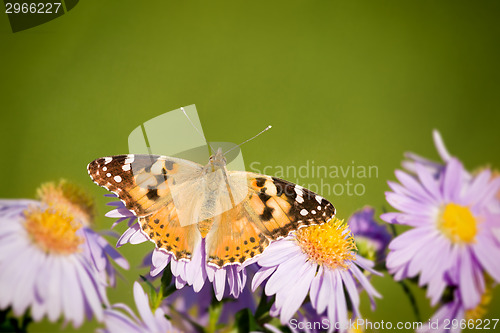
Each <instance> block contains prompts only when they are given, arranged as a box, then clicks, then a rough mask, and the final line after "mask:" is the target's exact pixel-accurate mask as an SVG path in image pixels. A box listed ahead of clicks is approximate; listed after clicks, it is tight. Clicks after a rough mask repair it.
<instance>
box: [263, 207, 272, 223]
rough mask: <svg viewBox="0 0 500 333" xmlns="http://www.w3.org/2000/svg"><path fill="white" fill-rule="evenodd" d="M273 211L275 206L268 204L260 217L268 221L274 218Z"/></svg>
mask: <svg viewBox="0 0 500 333" xmlns="http://www.w3.org/2000/svg"><path fill="white" fill-rule="evenodd" d="M273 211H274V208H271V207H268V206H266V207H265V208H264V211H263V212H262V214H261V215H260V218H261V219H262V221H266V222H267V221H269V220H271V219H272V218H273Z"/></svg>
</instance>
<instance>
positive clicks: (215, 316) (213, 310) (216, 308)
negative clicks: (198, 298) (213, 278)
mask: <svg viewBox="0 0 500 333" xmlns="http://www.w3.org/2000/svg"><path fill="white" fill-rule="evenodd" d="M222 305H223V302H212V304H211V305H210V307H209V308H208V327H207V329H206V332H207V333H215V332H217V322H218V321H219V318H220V315H221V313H222Z"/></svg>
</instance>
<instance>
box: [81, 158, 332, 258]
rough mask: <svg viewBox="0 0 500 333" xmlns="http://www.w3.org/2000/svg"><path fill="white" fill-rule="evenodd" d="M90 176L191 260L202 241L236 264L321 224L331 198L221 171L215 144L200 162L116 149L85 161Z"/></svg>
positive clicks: (160, 242) (165, 246) (159, 239)
mask: <svg viewBox="0 0 500 333" xmlns="http://www.w3.org/2000/svg"><path fill="white" fill-rule="evenodd" d="M88 172H89V175H90V177H91V178H92V180H93V181H94V182H95V183H96V184H98V185H99V186H102V187H104V188H106V189H108V190H109V191H111V192H113V193H115V194H116V195H117V196H118V197H119V198H120V200H122V201H123V203H124V204H125V206H126V207H127V209H129V210H131V211H132V212H133V213H134V214H135V215H136V216H137V217H138V222H139V223H140V226H141V230H142V232H143V233H144V234H145V235H146V236H147V237H148V238H149V239H150V240H151V241H152V242H154V243H155V244H156V247H157V248H159V249H161V250H164V251H166V252H168V253H171V254H173V255H174V256H175V257H176V259H177V260H190V258H191V256H192V255H193V253H194V251H195V249H197V247H199V246H201V244H202V243H203V242H202V241H201V240H202V239H203V238H205V242H204V244H205V250H206V254H207V262H208V263H209V264H211V265H214V266H217V267H222V266H224V265H228V264H233V263H234V264H241V263H243V262H245V261H246V260H248V259H250V258H252V257H254V256H256V255H258V254H260V253H262V251H264V249H265V248H266V247H267V246H268V245H269V243H270V242H271V241H273V240H276V239H279V238H282V237H286V236H287V235H288V234H289V233H290V232H291V231H293V230H297V229H299V228H301V227H304V226H308V225H314V224H322V223H324V222H327V221H328V220H330V219H331V218H332V217H333V216H334V215H335V209H334V207H333V205H332V204H331V203H330V202H328V201H327V200H326V199H324V198H322V197H320V196H319V195H317V194H315V193H313V192H311V191H309V190H307V189H305V188H302V187H301V186H299V185H295V184H293V183H290V182H287V181H285V180H281V179H278V178H274V177H270V176H265V175H259V174H255V173H251V172H244V171H228V170H227V168H226V159H225V158H224V155H223V154H222V151H221V150H220V149H219V150H218V151H217V153H216V154H215V155H213V156H211V157H210V159H209V162H208V164H207V165H205V166H202V165H200V164H197V163H194V162H191V161H187V160H183V159H180V158H174V157H167V156H158V155H131V154H129V155H119V156H112V157H103V158H99V159H97V160H95V161H93V162H91V163H90V164H89V165H88Z"/></svg>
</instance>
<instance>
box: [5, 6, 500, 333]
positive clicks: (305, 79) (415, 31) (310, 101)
mask: <svg viewBox="0 0 500 333" xmlns="http://www.w3.org/2000/svg"><path fill="white" fill-rule="evenodd" d="M499 17H500V2H498V1H480V2H472V1H439V2H438V1H418V2H417V1H395V0H394V1H342V2H340V1H317V0H316V1H305V0H302V1H295V0H288V1H261V0H254V1H241V0H230V1H219V0H212V1H194V0H191V1H170V0H169V1H165V0H163V1H147V2H139V1H131V0H113V1H112V0H107V1H97V0H86V1H81V2H80V3H79V4H78V5H77V6H76V7H75V8H74V9H73V10H71V11H70V12H68V13H67V14H65V15H63V16H61V17H59V18H57V19H55V20H53V21H50V22H48V23H46V24H43V25H40V26H37V27H34V28H32V29H28V30H25V31H21V32H18V33H12V31H11V29H10V26H9V21H8V19H7V16H6V14H5V13H2V14H0V45H1V51H0V73H1V74H0V75H1V76H0V77H1V87H0V107H1V124H2V127H1V130H0V142H1V144H2V149H3V157H2V163H1V164H0V172H1V174H2V175H3V176H2V177H1V179H2V180H1V186H0V197H2V198H20V197H23V198H31V197H33V195H34V192H35V189H36V188H37V186H38V185H39V184H40V183H42V182H45V181H50V180H57V179H59V178H66V179H69V180H72V181H75V182H77V183H79V184H81V185H82V186H83V187H84V188H85V189H87V190H88V191H89V192H90V193H92V194H93V195H94V196H95V197H96V199H97V204H98V211H99V218H98V219H97V228H98V229H107V228H109V226H110V225H111V223H112V220H111V219H108V218H105V217H104V216H103V214H104V213H105V212H106V211H107V208H106V206H105V202H106V201H107V200H106V199H104V198H103V196H102V195H103V194H104V193H106V191H105V190H104V189H102V188H98V187H97V186H95V185H94V184H93V183H92V182H91V181H90V179H89V177H88V175H87V171H86V165H87V163H89V162H90V161H92V160H93V159H95V158H97V157H102V156H108V155H114V154H122V153H127V137H128V134H129V133H130V131H132V130H133V129H134V128H135V127H137V126H139V125H140V124H141V123H143V122H145V121H147V120H149V119H150V118H153V117H155V116H157V115H160V114H162V113H164V112H167V111H170V110H173V109H176V108H179V107H180V106H185V105H189V104H196V106H197V109H198V112H199V115H200V119H201V122H202V124H203V128H204V131H205V135H206V136H207V138H208V140H210V141H230V142H236V143H237V142H241V141H243V140H244V139H247V138H249V137H251V136H253V135H254V134H256V133H257V132H258V131H260V130H261V129H262V128H264V127H265V126H267V125H268V124H272V125H273V129H272V130H271V131H269V132H267V133H266V134H264V135H263V136H262V137H260V138H259V139H257V140H255V141H254V142H251V143H248V144H246V145H245V146H244V148H243V152H244V158H245V161H246V164H247V167H248V166H249V165H250V163H251V162H253V161H257V162H260V163H261V165H262V166H266V165H270V166H277V165H283V166H287V165H294V166H297V167H299V166H301V165H304V164H305V163H306V161H314V163H315V164H316V165H327V166H329V165H337V166H345V167H347V166H348V165H352V164H353V163H354V164H355V165H365V166H368V165H375V166H377V167H378V171H379V172H378V178H377V177H372V178H371V179H354V180H353V181H354V182H357V183H362V184H363V185H364V186H365V188H366V192H365V193H364V195H362V196H356V195H354V196H348V195H342V196H336V195H333V194H330V195H328V194H324V196H325V197H327V198H328V199H329V200H331V201H332V202H333V203H334V205H335V206H336V208H337V212H338V214H337V215H338V216H339V217H340V218H348V217H349V215H350V214H351V213H352V212H354V211H355V210H356V209H358V208H361V207H362V206H364V205H373V206H375V207H376V208H377V212H378V213H380V212H381V209H382V207H383V206H385V207H387V206H388V205H387V204H386V203H385V200H384V191H386V190H387V189H388V187H387V185H386V180H388V179H394V169H395V168H398V167H400V163H401V161H402V159H403V153H404V152H405V151H413V152H417V153H419V154H421V155H424V156H427V157H430V158H433V159H438V156H437V153H436V152H435V148H434V145H433V143H432V138H431V131H432V129H434V128H437V129H439V130H440V131H441V133H442V135H443V137H444V140H445V142H446V143H447V146H448V148H449V150H450V151H451V152H452V154H455V155H456V156H458V157H460V158H461V159H462V161H463V162H464V163H465V165H466V166H467V167H468V168H469V169H474V168H477V167H481V166H484V165H490V166H492V167H495V168H499V167H500V154H499V148H498V147H499V138H500V134H499V133H500V132H499V130H498V126H499V123H500V112H499V110H500V79H499V78H500V64H499V61H498V60H499V59H500V40H499V36H500V24H499V23H498V22H499V21H498V18H499ZM353 161H354V162H353ZM347 179H350V178H347ZM290 180H293V181H295V180H296V179H290ZM331 181H338V182H345V181H346V179H344V178H341V179H337V180H331ZM299 182H301V183H302V184H312V183H319V182H320V179H319V178H315V177H306V178H302V179H299ZM123 230H124V226H121V228H120V227H119V228H117V231H118V232H122V231H123ZM152 246H153V245H152V244H150V243H148V244H143V245H137V246H131V245H126V246H124V247H122V248H121V249H120V251H121V252H122V253H123V255H125V256H126V257H127V258H128V259H129V261H130V262H131V265H132V267H134V269H131V270H130V271H129V272H124V273H123V275H124V277H125V279H124V280H120V281H119V282H118V286H117V288H116V290H110V291H109V297H110V299H111V301H112V302H118V301H120V302H127V303H129V304H130V305H131V306H132V307H133V308H134V309H135V305H133V302H132V281H133V280H135V279H136V278H137V277H138V274H139V273H141V274H144V273H145V272H146V271H147V269H138V268H137V269H136V268H135V267H138V265H139V263H140V261H141V259H142V257H143V256H144V254H145V253H146V252H147V251H148V250H150V249H151V248H152ZM436 255H438V254H436ZM373 281H374V284H375V286H376V287H377V288H378V289H379V290H380V292H381V293H382V294H383V295H384V298H383V299H382V300H379V301H378V302H377V305H378V306H377V310H376V311H375V312H371V310H370V309H369V304H368V303H369V302H367V299H366V298H364V299H363V307H362V312H363V314H364V316H365V317H366V318H368V319H370V320H372V321H381V320H384V321H392V322H397V321H413V320H414V316H413V314H412V312H411V308H410V305H409V302H408V300H407V299H406V298H405V296H404V293H403V292H402V289H401V288H400V286H399V285H397V284H395V283H394V282H393V281H392V280H391V278H390V277H389V276H387V275H386V276H385V278H375V279H374V280H373ZM415 292H416V294H417V298H418V302H419V305H420V307H421V311H422V316H423V318H428V317H429V316H430V315H431V313H432V311H433V310H432V309H431V308H430V307H429V305H428V302H427V300H426V299H425V297H424V292H423V291H422V290H418V289H415ZM495 296H496V297H495V299H494V301H493V305H492V307H491V311H490V314H489V317H490V318H498V317H499V316H500V288H497V290H496V292H495ZM59 327H60V324H50V323H48V322H42V323H36V324H33V325H32V327H31V331H33V332H42V331H54V330H57V329H58V328H59ZM95 327H97V325H96V324H95V323H94V322H92V323H88V324H85V325H84V326H83V327H82V331H85V332H87V331H89V332H91V331H93V330H94V329H95ZM66 331H72V328H71V326H68V327H67V328H66Z"/></svg>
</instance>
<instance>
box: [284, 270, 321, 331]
mask: <svg viewBox="0 0 500 333" xmlns="http://www.w3.org/2000/svg"><path fill="white" fill-rule="evenodd" d="M314 266H316V265H314ZM314 266H313V265H310V267H309V268H308V269H306V270H305V272H303V274H301V275H300V276H297V278H298V279H297V283H295V285H294V287H293V292H291V293H290V294H289V296H288V298H287V302H286V306H283V309H282V311H281V322H282V323H283V324H285V323H286V322H288V321H289V320H290V319H291V318H292V316H293V315H294V313H295V312H297V310H298V309H299V307H300V305H301V304H302V302H304V299H305V298H306V296H307V293H308V292H309V286H310V285H311V282H312V280H313V278H314V275H315V273H316V270H315V269H314Z"/></svg>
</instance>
